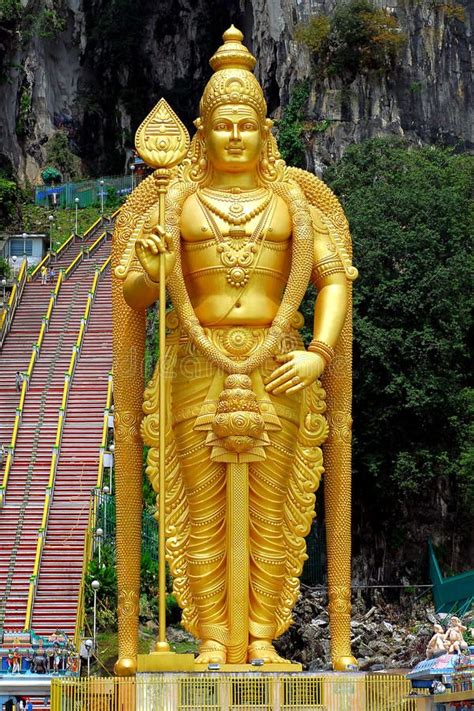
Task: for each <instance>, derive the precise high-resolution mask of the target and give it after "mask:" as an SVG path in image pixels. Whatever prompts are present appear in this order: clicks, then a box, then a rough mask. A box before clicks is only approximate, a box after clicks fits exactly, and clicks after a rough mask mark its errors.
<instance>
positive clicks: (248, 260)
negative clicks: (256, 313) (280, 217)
mask: <svg viewBox="0 0 474 711" xmlns="http://www.w3.org/2000/svg"><path fill="white" fill-rule="evenodd" d="M268 195H269V199H268V201H267V202H266V205H264V207H263V210H260V211H261V212H263V214H262V217H261V218H260V220H259V222H258V224H257V226H256V228H255V229H254V231H253V232H252V234H251V235H250V236H247V233H246V232H245V230H238V229H236V228H235V227H234V228H231V229H230V230H229V235H228V236H226V237H224V236H223V234H222V232H221V231H220V229H219V227H218V226H217V223H216V221H215V220H214V218H213V216H212V214H211V211H210V210H208V208H207V205H206V203H204V202H203V201H202V200H201V199H200V205H201V209H202V211H203V213H204V216H205V217H206V220H207V222H208V224H209V226H210V228H211V230H212V233H213V235H214V239H215V241H216V251H217V254H218V255H219V259H220V261H221V264H222V266H223V267H225V270H226V271H225V274H226V280H227V282H228V283H229V284H230V286H233V287H235V288H236V289H240V288H242V287H243V286H245V285H246V284H247V282H248V280H249V278H250V274H251V268H252V266H253V263H254V260H255V255H256V254H257V252H258V247H257V243H258V240H259V239H261V237H262V234H263V232H264V229H265V227H266V226H267V224H268V223H269V218H270V215H271V214H272V213H273V206H274V204H275V203H274V201H272V200H271V198H272V195H271V193H270V192H269V193H268ZM198 197H199V196H198Z"/></svg>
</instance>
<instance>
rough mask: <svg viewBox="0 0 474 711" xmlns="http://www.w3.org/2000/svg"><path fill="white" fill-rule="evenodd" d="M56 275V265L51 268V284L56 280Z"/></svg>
mask: <svg viewBox="0 0 474 711" xmlns="http://www.w3.org/2000/svg"><path fill="white" fill-rule="evenodd" d="M55 276H56V274H55V271H54V267H50V269H49V281H50V282H51V284H52V283H53V282H54V277H55Z"/></svg>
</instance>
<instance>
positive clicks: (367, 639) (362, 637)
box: [275, 588, 439, 671]
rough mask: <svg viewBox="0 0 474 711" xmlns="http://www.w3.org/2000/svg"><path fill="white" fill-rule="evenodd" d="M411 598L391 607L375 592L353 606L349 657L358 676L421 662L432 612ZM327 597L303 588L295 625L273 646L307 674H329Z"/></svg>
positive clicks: (430, 633)
mask: <svg viewBox="0 0 474 711" xmlns="http://www.w3.org/2000/svg"><path fill="white" fill-rule="evenodd" d="M426 599H427V598H426V597H425V600H424V603H423V602H421V601H415V602H414V601H413V600H414V596H413V595H412V596H411V599H410V600H409V601H406V602H405V603H403V602H402V603H396V604H395V603H389V602H386V601H385V600H384V598H383V596H382V595H381V594H380V593H378V592H377V591H375V593H372V594H371V595H370V596H366V597H364V596H363V595H362V594H360V595H356V596H355V599H354V600H353V602H352V621H351V629H352V635H351V637H352V653H353V654H354V656H355V657H356V659H357V661H358V662H359V665H360V669H361V671H380V670H381V669H401V668H404V669H405V668H406V669H409V668H412V667H413V666H414V665H415V664H417V663H418V662H419V661H421V660H422V659H424V658H425V650H426V646H427V644H428V642H429V640H430V638H431V637H432V629H433V623H434V622H437V621H439V618H438V617H437V616H436V615H435V613H434V609H433V607H430V606H428V605H427V603H426ZM327 607H328V600H327V593H326V592H325V591H323V590H319V589H314V588H313V589H310V588H306V589H304V590H303V594H302V596H301V598H300V600H299V601H298V603H297V605H296V606H295V609H294V611H293V619H294V624H293V625H292V626H291V627H290V629H289V630H288V632H286V633H285V634H284V635H283V636H282V637H280V639H279V640H278V641H277V642H276V644H275V646H276V647H277V649H278V652H279V653H280V654H281V655H282V656H284V657H286V658H287V659H292V660H293V661H295V662H301V663H302V664H303V665H304V668H305V669H307V670H309V671H317V670H329V669H331V668H332V667H331V663H330V651H329V616H328V612H327Z"/></svg>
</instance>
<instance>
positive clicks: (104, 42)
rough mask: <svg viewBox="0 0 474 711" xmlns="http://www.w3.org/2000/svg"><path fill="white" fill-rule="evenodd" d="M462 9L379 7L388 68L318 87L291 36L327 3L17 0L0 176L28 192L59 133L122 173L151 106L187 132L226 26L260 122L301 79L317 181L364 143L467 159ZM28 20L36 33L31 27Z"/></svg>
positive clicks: (427, 4)
mask: <svg viewBox="0 0 474 711" xmlns="http://www.w3.org/2000/svg"><path fill="white" fill-rule="evenodd" d="M464 1H465V3H466V4H465V7H464V18H463V19H459V14H458V15H456V14H453V13H452V12H450V10H449V8H450V6H451V5H449V4H443V3H442V2H441V0H440V2H439V3H438V2H437V1H435V2H433V1H432V0H391V3H387V1H386V0H385V1H382V0H379V2H378V4H380V5H381V6H383V7H388V8H389V9H390V11H391V13H392V14H394V16H396V18H397V20H398V22H399V24H400V26H401V29H402V31H403V32H404V33H405V34H406V36H407V42H406V44H405V46H404V47H403V49H402V51H401V53H400V56H399V59H398V61H397V63H396V66H395V67H394V68H393V70H392V71H390V72H388V73H386V74H384V75H378V76H366V75H359V76H355V77H353V78H351V80H350V81H348V80H347V79H343V78H342V77H332V78H331V79H324V80H319V81H316V79H315V77H314V72H313V68H312V62H311V57H310V53H309V51H308V50H307V49H306V48H305V47H304V46H302V45H301V44H299V43H297V42H296V41H295V40H294V39H293V33H294V27H295V24H296V23H298V22H301V21H303V22H304V21H306V20H307V19H308V18H309V16H310V14H311V13H313V14H319V13H326V14H330V13H331V12H332V11H333V9H334V6H335V2H334V0H240V2H239V0H226V1H225V2H224V1H223V0H212V1H211V2H209V3H202V2H199V1H198V2H195V3H190V2H189V0H175V1H173V2H172V1H171V0H162V1H161V2H159V3H155V2H152V0H142V1H141V2H139V3H137V2H133V0H54V2H53V0H22V1H21V6H22V10H21V12H20V11H19V12H18V13H17V15H16V16H13V17H5V16H3V17H2V16H1V15H0V67H1V79H2V83H1V85H0V86H1V89H0V91H1V97H2V100H1V102H0V167H1V166H2V165H3V166H4V167H5V166H6V167H11V168H12V169H13V172H14V174H16V175H18V177H19V179H20V180H22V181H26V180H28V181H32V182H35V181H36V180H37V178H38V176H39V173H40V170H41V168H42V167H44V162H45V159H46V150H45V144H46V142H47V140H48V138H49V137H50V136H51V135H52V134H53V133H54V132H55V131H56V130H57V129H58V128H61V127H62V128H65V129H66V130H67V132H68V134H69V136H70V142H71V146H72V148H73V149H74V150H75V151H76V152H77V153H78V154H79V155H80V156H81V158H82V159H83V161H84V163H85V167H86V169H87V171H88V172H96V173H107V174H111V173H113V172H115V173H120V172H122V171H123V170H124V164H125V157H126V148H127V147H130V146H131V145H132V140H133V134H134V131H135V129H136V128H137V126H138V124H139V123H140V121H141V120H142V119H143V117H144V116H145V115H146V113H147V112H148V111H149V109H150V108H151V107H152V106H153V105H154V103H156V101H157V100H158V98H159V97H160V96H162V95H163V96H165V98H167V99H168V100H169V101H170V102H171V103H172V105H173V107H174V108H175V109H176V110H177V112H178V113H179V114H180V116H182V118H183V119H184V120H185V122H186V123H187V125H188V127H189V128H191V127H192V119H193V118H195V115H196V112H197V105H198V99H199V96H200V94H201V91H202V88H203V86H204V84H205V81H206V79H207V77H208V76H209V72H210V70H209V67H208V64H207V62H208V59H209V57H210V56H211V54H212V53H213V51H214V50H215V49H216V48H217V47H218V46H219V44H220V37H221V34H222V32H223V30H224V29H226V27H227V26H228V25H229V24H230V22H234V23H235V24H236V25H238V26H239V27H240V28H241V29H242V30H243V31H244V33H245V36H246V42H247V43H248V45H249V46H250V48H251V49H252V51H253V52H254V54H255V55H256V56H257V57H258V58H259V62H258V65H257V75H258V77H259V79H260V80H261V82H262V84H263V87H264V89H265V93H266V96H267V100H268V105H269V110H270V113H271V114H272V115H276V116H278V115H279V112H280V107H281V106H284V105H285V104H286V103H287V102H288V98H289V96H290V94H291V91H292V88H293V87H294V85H295V83H296V82H298V81H301V80H304V79H309V80H310V85H311V93H310V99H309V102H308V118H309V119H310V120H314V121H322V120H328V121H329V125H328V126H327V128H326V129H325V130H324V131H321V132H317V133H316V135H313V136H312V137H310V138H309V140H308V152H307V163H308V167H309V168H312V169H314V170H316V171H317V172H321V170H322V168H323V166H324V165H325V164H328V163H330V162H331V161H333V160H334V159H336V158H338V157H340V156H341V154H342V153H343V151H344V149H345V147H346V146H347V145H348V144H350V143H352V142H358V141H360V140H363V139H364V138H368V137H371V136H374V135H383V134H397V135H406V136H408V137H409V138H410V139H411V140H413V141H414V142H434V141H442V142H447V143H449V144H453V145H458V146H461V147H462V148H468V149H470V148H472V146H473V145H474V135H473V132H474V128H473V125H472V121H470V115H469V108H470V105H471V104H470V102H471V101H472V85H471V84H470V74H469V72H470V50H471V25H472V13H473V12H474V9H473V6H472V4H471V5H468V4H467V0H464ZM45 13H50V14H49V15H48V14H46V15H45ZM51 13H56V15H51ZM32 17H35V18H37V19H36V20H35V21H36V22H38V18H43V19H44V22H43V25H41V26H40V27H39V26H38V25H33V30H32V22H33V21H32V19H31V18H32ZM54 17H58V18H59V20H60V22H59V24H58V25H57V27H56V30H55V29H54V23H53V22H52V19H51V18H53V19H54ZM25 18H26V19H25ZM38 27H39V28H38Z"/></svg>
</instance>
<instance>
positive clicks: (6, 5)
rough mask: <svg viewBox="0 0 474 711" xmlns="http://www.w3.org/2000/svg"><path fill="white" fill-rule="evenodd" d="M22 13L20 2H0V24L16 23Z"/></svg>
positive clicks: (5, 0)
mask: <svg viewBox="0 0 474 711" xmlns="http://www.w3.org/2000/svg"><path fill="white" fill-rule="evenodd" d="M21 12H22V7H21V2H20V0H0V22H2V23H3V22H5V23H8V22H16V21H17V20H19V19H20V17H21Z"/></svg>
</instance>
